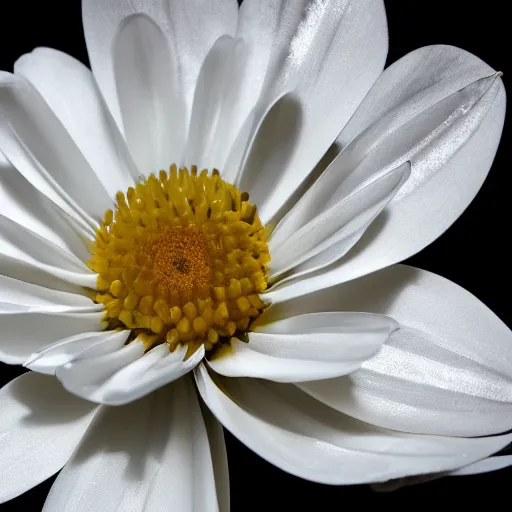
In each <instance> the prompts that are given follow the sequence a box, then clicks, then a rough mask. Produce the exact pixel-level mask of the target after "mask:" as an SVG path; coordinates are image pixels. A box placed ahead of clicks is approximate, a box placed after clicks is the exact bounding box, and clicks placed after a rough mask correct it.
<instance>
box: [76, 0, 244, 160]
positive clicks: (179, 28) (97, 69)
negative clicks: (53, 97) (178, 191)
mask: <svg viewBox="0 0 512 512" xmlns="http://www.w3.org/2000/svg"><path fill="white" fill-rule="evenodd" d="M82 13H83V24H84V31H85V39H86V42H87V50H88V52H89V59H90V61H91V67H92V70H93V73H94V76H95V77H96V80H97V81H98V84H99V86H100V89H101V91H102V93H103V95H104V97H105V99H106V101H107V103H108V105H109V107H110V110H111V112H112V114H113V115H114V118H115V119H116V121H117V122H118V125H119V126H122V122H121V113H120V109H119V104H118V99H117V92H116V81H115V79H114V65H113V62H112V61H113V55H112V52H111V49H112V46H113V42H114V38H115V37H116V34H117V32H118V29H119V27H120V25H121V24H122V23H123V21H124V20H125V19H126V18H128V17H129V16H130V15H134V14H142V15H146V16H147V17H148V18H150V19H151V20H153V22H155V23H156V24H157V25H158V27H159V28H160V30H161V31H162V33H163V34H164V35H165V37H166V39H167V42H168V48H169V52H170V54H171V59H172V61H173V62H174V66H175V67H176V69H179V70H180V81H179V89H178V90H177V91H176V94H177V95H178V96H179V97H181V98H182V99H183V100H182V101H184V104H185V108H186V111H187V112H189V113H190V107H191V105H192V97H193V94H194V88H195V83H196V79H197V76H198V74H199V69H200V67H201V64H202V62H203V60H204V57H205V56H206V54H207V52H208V51H209V49H210V48H211V47H212V45H213V43H214V41H216V40H217V39H218V38H219V37H220V36H222V35H224V34H228V35H234V33H235V30H236V25H237V19H238V4H237V2H236V0H197V1H195V2H193V3H192V2H190V1H188V0H149V1H145V2H136V3H135V2H126V1H124V0H82ZM170 163H171V162H168V163H167V165H169V164H170Z"/></svg>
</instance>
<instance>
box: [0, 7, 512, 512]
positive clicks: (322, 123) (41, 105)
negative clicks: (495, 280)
mask: <svg viewBox="0 0 512 512" xmlns="http://www.w3.org/2000/svg"><path fill="white" fill-rule="evenodd" d="M83 12H84V27H85V34H86V39H87V44H88V50H89V56H90V60H91V65H92V68H93V73H94V76H93V74H92V73H91V72H90V71H89V70H88V69H86V68H85V67H84V66H83V65H81V64H80V63H79V62H77V61H76V60H75V59H73V58H72V57H69V56H67V55H64V54H62V53H60V52H57V51H55V50H50V49H44V48H39V49H36V50H34V52H32V53H31V54H28V55H24V56H23V57H21V58H20V59H19V60H18V62H17V63H16V66H15V70H14V75H12V74H9V73H2V74H1V75H0V151H1V152H2V154H3V155H4V157H5V158H2V160H1V161H0V164H1V171H2V172H1V180H0V186H1V188H0V196H1V197H0V200H1V203H0V208H1V216H0V261H1V275H0V316H1V322H2V324H1V331H0V357H1V359H2V360H3V361H4V362H8V363H12V364H25V365H26V366H27V367H28V368H30V369H31V370H34V372H30V373H27V374H24V375H22V376H21V377H19V378H17V379H15V380H14V381H12V382H11V383H9V384H8V385H7V386H5V387H4V388H3V389H2V390H1V391H0V411H1V412H0V454H1V455H0V457H1V459H0V460H1V464H2V467H3V468H7V469H6V470H4V471H3V472H2V473H0V480H1V485H0V499H2V500H8V499H10V498H12V497H14V496H17V495H19V494H21V493H22V492H24V491H25V490H27V489H29V488H31V487H33V486H35V485H37V484H38V483H40V482H41V481H43V480H44V479H46V478H47V477H49V476H51V475H52V474H54V473H55V472H57V471H59V470H60V469H61V468H62V467H64V469H63V470H62V472H61V473H60V475H59V476H58V478H57V480H56V481H55V483H54V485H53V487H52V490H51V493H50V495H49V497H48V500H47V502H46V505H45V510H48V511H56V512H62V511H64V510H73V511H90V510H98V511H100V510H105V511H112V510H127V509H128V508H129V509H130V510H148V511H149V510H177V511H180V512H181V511H184V512H187V511H200V512H204V511H214V510H219V511H226V510H228V509H229V489H228V478H227V463H226V453H225V448H224V440H223V434H222V428H221V426H220V424H221V423H222V425H224V426H225V427H226V428H227V429H228V430H230V431H231V432H232V433H233V434H234V435H235V436H236V437H238V438H239V439H240V440H241V441H242V442H244V443H245V444H246V445H247V446H248V447H250V448H251V449H253V450H254V451H255V452H256V453H258V454H259V455H261V456H262V457H264V458H265V459H267V460H268V461H270V462H272V463H273V464H275V465H276V466H278V467H280V468H282V469H284V470H286V471H288V472H290V473H293V474H295V475H298V476H300V477H303V478H307V479H310V480H313V481H317V482H323V483H329V484H353V483H368V482H385V481H388V480H391V479H397V478H403V477H408V476H411V477H414V476H416V475H425V474H432V473H443V474H452V473H453V472H455V473H456V474H457V473H459V474H469V473H472V472H479V471H489V470H492V469H498V468H500V467H503V466H504V465H506V464H510V459H507V458H488V457H490V456H491V455H492V454H494V453H496V452H498V451H499V450H501V449H502V448H503V447H505V446H506V445H507V444H509V443H510V442H511V441H512V434H506V433H505V432H507V431H508V430H510V429H511V428H512V336H511V333H510V331H509V330H508V328H507V327H506V326H505V325H504V324H503V323H502V322H501V321H500V320H499V319H498V318H497V317H496V316H495V315H494V314H493V313H492V312H490V311H489V310H488V309H487V308H486V307H485V306H484V305H483V304H482V303H480V302H479V301H478V300H477V299H476V298H474V297H473V296H472V295H470V294H469V293H468V292H466V291H464V290H463V289H461V288H459V287H458V286H456V285H454V284H453V283H450V282H448V281H446V280H444V279H443V278H441V277H438V276H436V275H433V274H431V273H429V272H425V271H422V270H419V269H415V268H411V267H407V266H403V265H394V264H395V263H398V262H400V261H401V260H403V259H405V258H407V257H408V256H410V255H412V254H414V253H416V252H418V251H419V250H421V249H422V248H423V247H425V246H426V245H428V244H429V243H430V242H431V241H433V240H434V239H435V238H437V237H438V236H439V235H440V234H441V233H442V232H443V231H444V230H446V229H447V228H448V227H449V226H450V225H451V224H452V223H453V222H454V221H455V219H456V218H457V217H458V216H459V215H460V214H461V212H462V211H463V210H464V209H465V208H466V206H467V205H468V204H469V202H470V201H471V200H472V198H473V197H474V195H475V194H476V192H477V190H478V188H479V187H480V185H481V184H482V182H483V180H484V179H485V176H486V174H487V172H488V170H489V168H490V166H491V164H492V160H493V158H494V154H495V151H496V147H497V145H498V142H499V138H500V135H501V130H502V126H503V119H504V112H505V92H504V88H503V85H502V82H501V79H500V76H499V73H496V72H495V71H493V70H492V69H491V68H490V67H489V66H487V65H486V64H485V63H483V62H482V61H480V60H479V59H478V58H476V57H475V56H473V55H471V54H469V53H467V52H464V51H463V50H460V49H457V48H453V47H448V46H432V47H426V48H421V49H419V50H417V51H415V52H412V53H411V54H409V55H407V56H405V57H404V58H403V59H401V60H400V61H398V62H397V63H395V64H394V65H392V66H391V67H390V68H388V69H387V70H385V71H384V72H382V69H383V66H384V61H385V57H386V50H387V27H386V19H385V13H384V8H383V3H382V1H380V0H358V1H357V2H356V1H350V0H323V1H321V0H300V1H294V2H288V1H286V0H245V2H244V3H243V4H242V7H241V8H240V11H239V10H238V6H237V3H236V1H235V0H196V1H195V2H190V1H188V0H151V1H146V2H128V1H123V0H83ZM381 73H382V74H381ZM379 75H380V76H379ZM98 86H99V87H98ZM100 91H101V92H100ZM340 132H341V133H340ZM326 152H327V156H326V157H325V158H324V159H323V160H322V158H323V157H324V155H325V154H326ZM321 160H322V161H321ZM320 161H321V162H320ZM173 162H175V163H177V164H178V165H180V166H188V168H189V169H190V173H188V172H185V171H182V174H181V177H178V175H177V174H173V172H174V171H170V172H169V174H167V173H162V174H160V175H158V177H154V176H153V177H150V176H149V175H150V173H152V172H157V173H158V171H159V169H169V166H170V165H171V164H172V163H173ZM319 162H320V163H319ZM327 164H329V165H328V166H327ZM193 165H199V166H200V168H210V169H213V168H218V169H220V173H221V174H220V177H218V176H212V175H208V176H206V175H205V176H203V177H197V176H196V174H195V172H193V170H192V166H193ZM315 166H317V167H316V169H315ZM313 169H315V170H314V172H312V170H313ZM321 171H322V172H321ZM320 172H321V174H320ZM141 175H142V176H143V178H142V179H141V178H140V177H141ZM318 175H319V176H318ZM144 176H145V177H147V179H146V178H144ZM308 176H314V177H317V179H316V180H315V181H314V182H313V180H311V179H307V178H308ZM221 178H222V179H221ZM201 180H202V181H201ZM137 183H138V185H136V184H137ZM229 184H232V185H234V186H232V185H229ZM130 187H136V189H135V191H130ZM166 187H168V188H166ZM239 190H242V191H248V192H249V200H250V202H251V203H252V204H255V205H257V207H258V214H259V217H258V215H257V214H256V213H255V212H254V210H252V209H251V208H252V207H251V206H250V204H249V203H248V202H247V197H246V196H243V195H240V192H239ZM118 191H122V192H123V193H126V197H127V201H128V202H127V203H126V202H125V196H123V194H120V195H119V194H118V195H117V196H116V193H117V192H118ZM162 191H164V192H165V194H164V195H162V193H163V192H162ZM114 205H117V206H114ZM203 207H204V208H203ZM111 208H114V209H116V208H117V210H116V211H117V212H118V213H116V214H115V216H114V217H113V216H112V213H111V212H109V210H110V209H111ZM105 212H106V213H105ZM102 219H104V220H103V222H102ZM259 219H261V222H262V223H263V225H265V226H267V227H270V228H272V229H268V230H267V232H265V231H264V230H263V228H262V227H261V225H260V223H259ZM205 226H206V227H205ZM240 230H241V231H240ZM266 233H270V235H269V237H268V243H267V238H266ZM210 236H211V238H208V237H210ZM210 242H211V244H213V245H208V244H210ZM89 251H92V253H93V257H92V262H91V253H90V252H89ZM236 251H238V252H236ZM235 252H236V254H237V255H238V256H239V258H238V256H236V258H238V259H236V258H235ZM268 253H270V257H271V260H270V263H268V259H267V256H268ZM231 256H233V257H231ZM86 263H88V264H89V267H88V266H87V265H86ZM392 265H394V266H392ZM91 269H94V271H93V270H91ZM133 269H135V270H134V272H135V273H133V275H132V273H130V272H131V271H132V270H133ZM96 272H97V273H96ZM224 280H225V282H224ZM204 283H209V284H208V286H206V287H205V286H203V285H204ZM219 283H220V284H219ZM171 284H172V286H171ZM267 285H268V288H267V289H265V287H266V286H267ZM173 286H174V287H173ZM173 294H174V295H173ZM201 294H204V295H201ZM201 301H202V302H201ZM261 301H263V302H261ZM130 304H131V305H130ZM265 304H267V305H270V306H269V307H266V306H265ZM173 308H174V309H173ZM106 315H108V318H106ZM254 318H257V319H256V321H254V322H253V319H254ZM180 322H181V323H180ZM127 327H128V328H127ZM247 340H248V343H247ZM185 355H186V356H187V357H185ZM205 359H206V360H205ZM190 370H193V373H188V372H189V371H190ZM36 372H39V373H36ZM41 373H43V374H44V373H46V374H55V375H56V376H57V379H58V380H57V379H55V378H54V377H52V376H49V375H41ZM185 374H187V375H185ZM184 375H185V376H184ZM183 376H184V377H183ZM180 377H182V378H180ZM234 377H244V378H241V379H238V378H234ZM194 379H195V386H196V387H197V390H198V391H199V395H200V398H198V396H197V394H196V391H195V389H194ZM59 381H60V382H59ZM64 388H65V389H66V390H68V391H70V392H71V393H68V392H67V391H66V390H65V389H64ZM77 396H78V397H81V398H78V397H77ZM84 398H85V399H87V400H84ZM98 404H99V405H98ZM124 404H128V405H124ZM109 405H122V407H109ZM204 405H206V406H207V407H204ZM209 411H211V412H212V413H213V415H212V414H211V413H210V412H209ZM215 418H216V419H215ZM217 420H219V421H220V423H219V422H218V421H217ZM496 434H500V435H496Z"/></svg>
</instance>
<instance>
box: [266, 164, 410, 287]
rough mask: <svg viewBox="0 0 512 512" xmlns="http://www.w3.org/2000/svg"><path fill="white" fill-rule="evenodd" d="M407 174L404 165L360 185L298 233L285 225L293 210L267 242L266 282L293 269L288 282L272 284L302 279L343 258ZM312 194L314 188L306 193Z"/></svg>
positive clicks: (407, 176)
mask: <svg viewBox="0 0 512 512" xmlns="http://www.w3.org/2000/svg"><path fill="white" fill-rule="evenodd" d="M410 170H411V166H410V164H409V163H408V162H406V163H404V164H403V165H401V166H400V167H398V168H396V169H392V170H390V171H389V172H387V173H385V174H383V175H381V176H379V177H378V178H377V179H375V180H372V181H370V182H369V183H368V182H366V183H363V184H361V186H359V187H358V188H357V190H355V191H353V192H351V193H349V194H348V195H346V196H342V197H341V198H340V200H339V201H337V202H336V203H335V204H333V205H327V207H326V208H324V209H322V211H321V212H320V213H319V214H318V215H317V216H316V217H314V218H312V219H311V220H310V221H309V222H307V223H306V224H305V225H302V226H301V227H299V228H298V229H297V227H294V226H293V224H295V223H294V222H293V220H292V222H288V221H289V220H291V219H293V218H294V217H295V215H296V211H295V210H296V209H295V208H292V210H291V211H290V213H289V214H288V215H287V216H286V217H285V218H284V219H283V221H282V222H280V223H279V224H278V225H277V227H276V229H275V232H273V233H272V235H271V237H270V240H269V250H270V254H272V260H271V262H270V279H271V280H274V279H276V277H277V276H280V275H282V274H283V273H285V272H288V271H290V270H292V269H293V271H292V273H291V275H290V276H289V278H288V279H287V278H285V279H284V280H281V281H279V282H278V283H277V284H276V286H281V285H282V284H283V282H286V281H288V280H289V279H299V278H302V276H304V275H305V274H307V273H308V272H311V271H313V270H315V271H316V270H318V269H319V268H322V267H324V266H326V265H328V264H330V263H333V262H334V261H336V260H338V259H340V258H341V257H342V256H344V255H345V254H346V253H347V252H348V251H349V250H350V248H351V247H352V246H353V245H354V244H355V243H356V242H357V241H358V240H359V239H360V238H361V236H362V235H363V233H364V232H365V230H366V229H367V228H368V226H369V225H370V224H371V223H372V221H373V220H374V219H375V217H377V215H379V213H380V212H381V211H382V210H383V209H384V208H385V207H386V206H387V204H388V203H389V201H391V200H392V198H393V197H394V196H395V194H396V193H397V192H398V191H399V190H400V188H401V187H402V186H403V184H404V183H405V182H406V181H407V179H408V178H409V176H410ZM313 190H314V187H313V188H311V189H310V191H313ZM307 195H308V194H306V196H307ZM298 209H300V202H299V203H298ZM290 224H291V225H290Z"/></svg>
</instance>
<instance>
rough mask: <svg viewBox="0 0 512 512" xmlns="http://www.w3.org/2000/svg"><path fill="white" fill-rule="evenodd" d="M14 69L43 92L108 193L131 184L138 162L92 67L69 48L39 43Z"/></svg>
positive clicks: (42, 94)
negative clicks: (69, 52)
mask: <svg viewBox="0 0 512 512" xmlns="http://www.w3.org/2000/svg"><path fill="white" fill-rule="evenodd" d="M14 72H15V73H16V74H17V75H20V76H23V77H25V78H26V79H27V80H28V81H29V82H31V83H32V85H33V86H34V87H35V88H36V89H37V90H38V91H39V93H40V94H41V96H42V97H43V98H44V100H45V101H46V103H48V105H49V107H50V108H51V109H52V110H53V112H54V113H55V115H56V116H57V117H58V118H59V120H60V122H61V123H62V124H63V125H64V128H66V130H67V132H68V133H69V135H70V136H71V137H72V139H73V141H74V142H75V144H76V145H77V147H78V149H79V150H80V151H81V153H82V154H83V155H84V157H85V158H86V160H87V161H88V162H89V164H90V166H91V168H92V169H93V171H94V172H95V174H96V176H97V178H98V179H99V181H100V182H101V183H102V185H103V186H104V187H105V189H106V190H107V192H108V193H109V195H110V197H115V194H116V192H118V191H119V190H122V191H125V190H127V189H128V187H130V186H131V185H132V184H133V182H134V180H135V179H136V178H137V172H136V169H135V166H134V164H133V161H132V160H131V158H130V156H129V153H128V150H127V148H126V144H125V142H124V140H123V138H122V136H121V134H120V132H119V129H118V128H117V126H116V124H115V122H114V119H113V118H112V116H111V114H110V112H109V111H108V108H107V106H106V105H105V102H104V100H103V98H102V97H101V94H100V92H99V89H98V86H97V85H96V82H95V80H94V77H93V75H92V73H91V71H90V70H89V69H87V68H86V67H85V66H84V65H83V64H82V63H81V62H79V61H78V60H76V59H74V58H73V57H70V56H69V55H66V54H65V53H62V52H59V51H57V50H52V49H50V48H37V49H35V50H34V51H33V52H32V53H27V54H25V55H23V56H22V57H21V58H20V59H18V61H17V62H16V64H15V65H14Z"/></svg>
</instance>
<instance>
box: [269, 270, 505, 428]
mask: <svg viewBox="0 0 512 512" xmlns="http://www.w3.org/2000/svg"><path fill="white" fill-rule="evenodd" d="M329 303H331V308H335V309H341V310H347V309H348V310H350V309H356V310H358V311H368V312H372V313H378V314H385V315H389V316H390V317H392V318H394V319H395V320H396V321H397V322H398V323H399V324H400V329H399V330H397V331H395V332H393V333H392V334H391V336H390V337H389V339H388V341H387V342H386V345H385V346H383V347H382V350H381V351H380V352H379V353H378V354H377V355H376V356H375V357H374V358H373V359H371V360H369V361H366V362H364V363H363V365H362V368H361V369H360V370H358V371H357V372H355V373H353V374H352V375H348V376H346V377H341V378H338V379H332V380H325V381H322V382H311V383H305V384H301V385H300V386H301V388H302V389H303V390H305V391H306V392H308V393H310V394H311V395H312V396H314V397H315V398H317V399H318V400H320V401H322V402H323V403H325V404H327V405H329V406H330V407H333V408H335V409H337V410H339V411H341V412H343V413H345V414H350V415H351V416H353V417H355V418H358V419H360V420H362V421H366V422H368V423H372V424H374V425H379V426H381V427H385V428H391V429H395V430H401V431H406V432H419V433H423V434H440V435H449V436H484V435H490V434H496V433H498V432H504V431H507V430H509V429H511V428H512V332H511V331H510V330H509V329H508V327H507V326H506V325H505V324H504V323H503V322H502V321H501V320H500V319H499V318H498V317H497V316H496V315H495V314H494V313H492V311H490V310H489V309H488V308H487V307H486V306H485V305H484V304H482V303H481V302H480V301H479V300H478V299H476V298H475V297H474V296H473V295H471V294H470V293H469V292H467V291H466V290H464V289H463V288H460V287H459V286H457V285H455V284H454V283H451V282H450V281H448V280H446V279H443V278H442V277H439V276H436V275H435V274H431V273H429V272H426V271H424V270H419V269H415V268H412V267H406V266H402V265H397V266H394V267H391V268H389V269H386V270H382V271H380V272H377V273H374V274H371V275H370V276H367V277H364V278H361V279H359V280H356V281H353V282H350V283H345V284H344V285H342V286H339V287H333V288H331V289H330V290H324V291H322V292H318V293H316V294H313V295H310V296H308V297H304V298H302V299H298V300H297V301H291V302H290V303H288V304H283V308H284V309H285V310H286V311H293V312H297V311H301V310H303V309H306V310H314V309H315V308H317V307H322V309H324V308H329V306H328V304H329ZM275 314H279V311H277V312H276V313H275Z"/></svg>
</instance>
